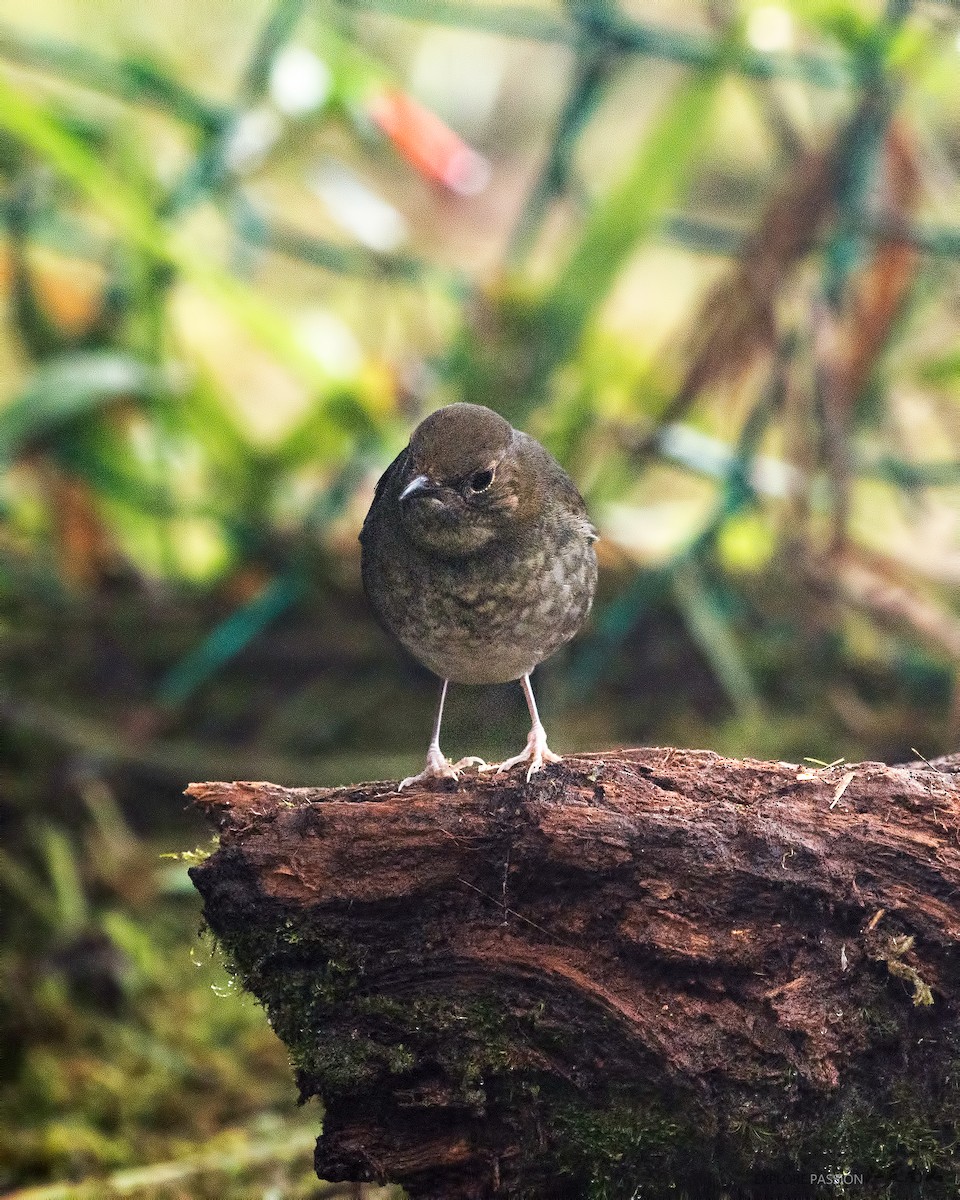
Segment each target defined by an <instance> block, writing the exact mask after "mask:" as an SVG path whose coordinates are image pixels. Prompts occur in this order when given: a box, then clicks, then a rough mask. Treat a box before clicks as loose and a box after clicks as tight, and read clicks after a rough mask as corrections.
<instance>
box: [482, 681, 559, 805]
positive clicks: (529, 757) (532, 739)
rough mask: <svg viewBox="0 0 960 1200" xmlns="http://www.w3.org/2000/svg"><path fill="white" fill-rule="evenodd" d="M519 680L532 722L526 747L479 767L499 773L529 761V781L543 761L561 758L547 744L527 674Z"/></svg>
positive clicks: (553, 761) (554, 760)
mask: <svg viewBox="0 0 960 1200" xmlns="http://www.w3.org/2000/svg"><path fill="white" fill-rule="evenodd" d="M520 682H521V684H522V685H523V694H524V696H526V698H527V708H528V709H529V710H530V720H531V722H532V727H531V729H530V733H529V735H528V736H527V745H526V749H524V750H521V751H520V753H519V754H515V755H514V756H513V758H508V759H505V760H504V761H503V762H502V763H500V764H499V765H497V764H496V763H494V764H492V765H491V766H489V767H481V768H480V769H481V770H482V771H483V770H485V771H494V770H495V771H496V772H497V774H498V775H499V773H500V772H501V771H509V770H510V768H511V767H515V766H516V765H517V764H518V763H525V762H528V761H529V763H530V766H529V767H528V769H527V782H528V783H529V782H530V776H531V775H533V774H535V773H536V772H537V771H539V770H540V769H541V768H542V767H543V764H544V763H548V762H552V763H556V762H561V761H562V759H561V758H560V755H559V754H554V752H553V751H552V750H551V749H550V747H549V746H548V745H547V731H546V730H545V729H544V727H543V722H542V721H541V720H540V714H539V713H538V712H537V702H536V700H535V699H534V696H533V687H532V686H531V683H530V676H529V674H527V675H524V677H523V679H521V681H520Z"/></svg>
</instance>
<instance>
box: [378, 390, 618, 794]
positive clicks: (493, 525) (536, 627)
mask: <svg viewBox="0 0 960 1200" xmlns="http://www.w3.org/2000/svg"><path fill="white" fill-rule="evenodd" d="M596 540H597V532H596V530H595V529H594V527H593V525H592V524H591V522H590V519H589V517H588V516H587V511H586V508H585V507H584V503H583V498H582V497H581V495H580V493H579V492H578V491H577V489H576V487H575V486H574V484H573V482H572V481H571V479H570V477H569V476H568V475H567V473H566V472H565V471H564V470H563V468H562V467H561V466H560V464H559V463H558V462H556V460H555V459H554V458H553V457H552V456H551V455H550V454H548V453H547V451H546V450H544V448H543V447H542V446H541V445H540V443H539V442H537V441H535V440H534V439H533V438H532V437H529V436H528V435H527V434H525V433H521V432H520V431H519V430H516V429H514V428H513V427H512V426H511V425H510V424H509V423H508V422H507V421H505V420H504V419H503V417H501V416H499V415H498V414H497V413H495V412H493V411H492V410H491V409H489V408H484V407H482V406H481V405H478V404H450V405H448V406H447V407H446V408H441V409H439V410H438V411H437V412H435V413H433V414H432V415H431V416H429V417H427V418H426V419H425V420H424V421H422V422H421V423H420V424H419V425H418V426H417V428H416V429H415V430H414V432H413V436H412V437H411V439H410V445H409V446H407V448H406V449H405V450H404V451H402V453H401V454H399V455H398V456H397V458H396V459H394V461H393V462H392V463H391V464H390V466H389V467H388V468H387V470H386V471H385V472H384V474H383V476H382V477H381V479H380V482H379V483H378V484H377V490H376V494H375V495H374V498H373V503H372V504H371V505H370V511H369V512H368V513H367V517H366V520H365V521H364V523H363V530H362V532H361V534H360V542H361V545H362V565H363V584H364V588H365V589H366V593H367V596H368V597H369V599H370V603H371V604H372V605H373V608H374V611H375V612H376V614H377V616H378V617H379V619H380V621H381V623H382V624H383V625H384V627H385V628H386V629H387V630H388V632H390V633H392V634H393V636H394V637H395V638H396V639H397V640H398V641H399V642H400V643H401V644H402V645H403V646H405V647H406V648H407V650H409V651H410V653H411V654H412V655H413V656H414V657H415V658H418V659H419V660H420V662H422V663H423V664H424V665H425V666H427V667H429V668H430V670H431V671H433V672H435V674H437V675H439V676H440V678H441V679H442V680H443V687H442V689H441V692H440V706H439V708H438V710H437V719H436V722H435V723H434V727H433V738H432V739H431V742H430V748H429V750H428V751H427V764H426V766H425V768H424V769H423V770H422V771H421V772H420V774H419V775H413V776H411V777H410V778H409V779H405V780H404V781H403V782H402V783H401V785H400V786H401V788H403V787H406V786H407V784H410V783H418V782H420V781H421V780H424V779H432V778H448V779H456V778H458V775H459V772H460V771H461V770H462V769H463V768H464V767H466V766H469V765H471V764H479V765H480V767H481V769H485V770H493V769H497V770H499V771H505V770H508V769H509V768H510V767H513V766H515V765H516V764H517V763H525V762H529V764H530V765H529V768H528V770H527V778H528V779H529V778H530V776H531V775H532V774H533V773H534V771H539V770H540V768H541V767H542V766H543V764H544V762H559V761H560V757H559V755H557V754H554V753H553V751H552V750H551V749H550V748H549V746H548V745H547V735H546V731H545V730H544V728H543V725H542V724H541V721H540V716H539V714H538V713H537V704H536V701H535V700H534V697H533V688H532V687H531V685H530V674H531V672H532V671H533V669H534V667H536V665H537V664H538V663H540V662H543V660H544V659H545V658H547V657H549V655H551V654H552V653H553V652H554V651H555V650H556V649H557V648H558V647H560V646H562V645H563V644H564V643H565V642H568V641H569V640H570V639H571V638H572V637H573V635H574V634H575V633H576V632H577V630H578V629H579V628H580V626H581V625H582V624H583V621H584V619H585V617H586V615H587V613H588V612H589V611H590V605H591V603H592V601H593V592H594V587H595V586H596V581H597V558H596V554H595V553H594V549H593V543H594V542H595V541H596ZM513 679H519V680H520V681H521V682H522V685H523V691H524V695H525V696H526V699H527V707H528V708H529V710H530V720H531V723H532V727H531V730H530V736H529V737H528V738H527V745H526V748H525V749H524V750H523V751H522V752H521V753H520V754H517V755H515V756H514V757H513V758H508V759H507V760H506V761H505V762H502V763H500V764H499V766H497V767H495V768H494V767H487V765H486V763H484V762H483V760H482V759H478V758H464V759H461V760H460V761H459V762H456V763H451V762H450V761H449V760H448V759H447V758H446V756H445V755H444V754H443V752H442V751H441V749H440V722H441V720H442V718H443V704H444V700H445V699H446V695H447V687H448V685H449V684H450V683H451V682H453V683H506V682H508V681H510V680H513Z"/></svg>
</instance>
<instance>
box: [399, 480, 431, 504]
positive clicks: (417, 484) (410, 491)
mask: <svg viewBox="0 0 960 1200" xmlns="http://www.w3.org/2000/svg"><path fill="white" fill-rule="evenodd" d="M429 487H430V480H429V479H428V477H427V476H426V475H417V477H416V478H415V479H411V480H410V482H409V483H408V484H407V486H406V487H405V488H404V489H403V491H402V492H401V493H400V499H401V500H409V499H410V497H411V496H416V495H417V494H418V493H419V492H425V491H427V489H428V488H429Z"/></svg>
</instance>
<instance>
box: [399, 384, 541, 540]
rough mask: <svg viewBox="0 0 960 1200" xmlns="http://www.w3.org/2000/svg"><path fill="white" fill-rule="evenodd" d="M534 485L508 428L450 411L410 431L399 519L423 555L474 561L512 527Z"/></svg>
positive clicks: (488, 416)
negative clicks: (420, 548)
mask: <svg viewBox="0 0 960 1200" xmlns="http://www.w3.org/2000/svg"><path fill="white" fill-rule="evenodd" d="M533 485H534V481H533V480H532V479H530V478H529V473H528V472H526V471H525V470H524V465H523V454H522V447H521V444H520V441H519V438H518V435H517V433H516V431H515V430H514V429H513V428H512V427H511V425H510V424H509V422H507V421H505V420H504V419H503V417H501V416H500V415H499V414H498V413H495V412H493V410H492V409H489V408H484V407H483V406H482V405H479V404H450V405H447V407H446V408H441V409H438V410H437V412H435V413H432V414H431V415H430V416H429V417H427V418H426V419H425V420H424V421H421V423H420V424H419V425H418V426H417V428H416V429H415V430H414V432H413V436H412V437H411V439H410V446H409V448H408V450H407V457H406V463H405V467H404V471H403V474H402V477H401V480H400V492H399V499H398V503H399V505H400V519H401V521H402V522H403V525H404V528H405V529H406V531H407V533H408V535H409V536H410V538H411V539H412V540H413V541H414V542H415V543H416V544H417V545H419V546H421V547H423V548H424V549H425V550H429V551H431V552H433V553H435V554H442V555H445V556H448V557H451V558H458V557H463V556H465V555H468V554H476V553H477V552H478V551H480V550H483V549H486V548H487V547H488V546H490V545H491V543H493V542H494V541H495V540H496V539H497V538H502V537H505V536H509V534H510V532H511V530H513V529H515V528H516V526H517V522H518V521H520V520H522V517H523V515H524V513H525V512H526V511H527V510H528V508H529V506H530V503H531V501H532V499H533V497H532V490H533Z"/></svg>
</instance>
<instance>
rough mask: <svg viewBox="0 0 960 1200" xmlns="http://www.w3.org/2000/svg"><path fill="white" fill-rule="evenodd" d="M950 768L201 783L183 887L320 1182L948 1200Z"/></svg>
mask: <svg viewBox="0 0 960 1200" xmlns="http://www.w3.org/2000/svg"><path fill="white" fill-rule="evenodd" d="M944 765H945V767H946V769H945V770H938V769H936V764H911V765H910V766H908V767H887V766H883V765H882V764H879V763H862V764H859V765H857V766H837V767H833V768H826V769H823V770H816V769H808V768H801V767H798V766H796V765H793V764H789V763H764V762H753V761H743V762H741V761H732V760H727V759H723V758H720V757H718V756H717V755H715V754H712V753H707V752H688V751H677V750H662V749H647V750H631V751H624V752H616V753H610V754H601V755H589V756H583V757H576V758H568V759H567V760H565V762H564V763H563V764H562V765H561V766H558V767H550V768H548V769H547V770H545V771H543V772H542V773H541V774H539V775H536V776H534V778H533V779H532V781H531V782H529V783H527V782H526V780H525V779H524V777H523V775H522V773H520V772H514V773H511V774H510V775H509V776H499V777H497V776H493V777H489V776H481V777H480V778H477V777H476V776H475V775H472V774H471V775H468V776H465V777H463V778H462V779H461V781H460V784H459V786H457V787H453V786H451V787H447V786H446V785H437V786H436V787H433V788H420V789H417V790H414V789H411V790H409V791H404V792H403V793H402V794H397V792H396V791H395V790H394V789H395V785H393V784H382V783H381V784H366V785H363V786H360V787H356V788H343V789H337V790H332V789H329V790H327V789H284V788H280V787H277V786H274V785H271V784H266V783H236V784H223V783H206V784H195V785H193V786H192V787H191V788H190V794H191V796H192V797H193V798H194V800H195V802H196V803H197V804H198V805H200V806H201V808H203V809H204V811H205V812H206V813H207V814H208V816H209V818H210V820H211V821H212V822H213V823H214V824H215V826H216V827H217V829H218V831H219V834H220V845H219V849H218V850H217V851H216V852H215V853H214V854H213V855H212V856H211V857H210V858H209V859H207V860H206V861H205V862H203V863H202V864H201V865H199V866H197V867H195V868H194V869H193V871H192V872H191V873H192V875H193V879H194V882H195V883H196V886H197V887H198V889H199V890H200V892H201V893H202V895H203V898H204V901H205V913H206V919H207V921H208V923H209V925H210V927H211V929H212V930H213V932H214V933H215V935H216V936H217V938H218V939H219V940H220V942H221V943H222V945H223V946H224V947H225V949H226V951H227V953H228V955H229V957H230V959H231V960H232V962H233V963H234V964H235V967H236V970H237V972H238V974H239V976H240V978H241V979H242V981H243V982H244V984H245V985H246V986H247V987H248V988H249V989H250V990H251V991H252V992H254V994H255V995H257V996H258V997H259V998H260V1000H261V1001H262V1002H263V1003H264V1005H265V1007H266V1010H267V1012H268V1014H269V1016H270V1019H271V1021H272V1022H273V1024H274V1027H275V1028H276V1030H277V1032H278V1034H279V1035H280V1037H282V1038H283V1040H284V1041H285V1042H286V1044H287V1045H288V1047H289V1049H290V1052H291V1056H292V1060H293V1063H294V1066H295V1069H296V1075H297V1082H298V1085H299V1087H300V1090H301V1093H302V1095H303V1097H304V1098H308V1097H312V1096H319V1097H321V1098H322V1099H323V1101H324V1103H325V1105H326V1116H325V1120H324V1132H323V1135H322V1137H321V1138H320V1139H319V1141H318V1145H317V1155H316V1165H317V1171H318V1174H319V1175H320V1176H321V1177H322V1178H326V1179H355V1180H376V1181H386V1180H389V1181H393V1182H396V1183H401V1184H403V1185H404V1186H405V1187H406V1188H407V1189H408V1191H409V1193H410V1194H411V1195H412V1196H413V1197H416V1198H418V1200H419V1198H437V1200H440V1198H443V1200H456V1198H464V1200H467V1198H471V1200H474V1198H480V1197H511V1198H514V1197H524V1196H526V1197H537V1198H543V1200H546V1198H548V1197H550V1198H554V1197H564V1196H570V1197H580V1196H583V1197H588V1196H598V1197H601V1196H602V1197H624V1198H628V1197H639V1196H654V1197H656V1196H661V1195H672V1196H682V1195H684V1194H687V1195H691V1196H695V1195H705V1196H719V1195H722V1194H725V1191H726V1194H730V1195H732V1196H733V1195H735V1196H738V1197H739V1196H756V1197H759V1196H777V1197H784V1196H793V1195H796V1196H810V1195H816V1194H819V1191H822V1193H823V1194H837V1193H836V1189H835V1188H834V1187H832V1185H831V1184H830V1183H829V1182H828V1183H826V1184H824V1183H823V1179H825V1178H826V1177H828V1176H830V1175H836V1174H838V1173H842V1172H844V1171H846V1172H848V1173H849V1174H850V1175H853V1176H859V1181H858V1182H857V1184H856V1194H857V1195H858V1196H862V1197H867V1196H901V1195H904V1196H906V1195H911V1196H912V1195H918V1196H919V1195H926V1196H941V1195H942V1196H947V1195H951V1196H952V1195H955V1189H956V1186H957V1168H956V1161H957V1160H956V1154H957V1139H958V1128H960V1036H958V1032H957V1010H958V1005H960V963H958V954H957V938H958V935H960V777H958V776H957V775H956V774H952V773H950V765H949V764H944ZM818 1189H819V1191H818Z"/></svg>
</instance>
